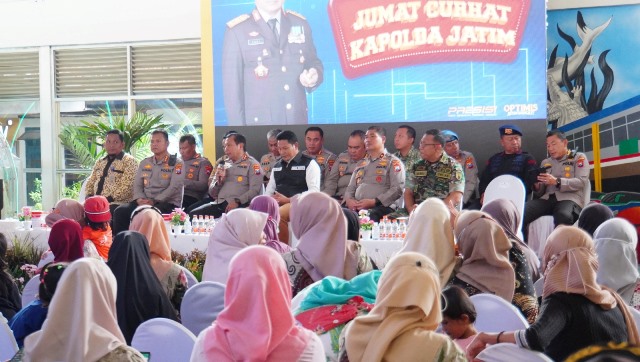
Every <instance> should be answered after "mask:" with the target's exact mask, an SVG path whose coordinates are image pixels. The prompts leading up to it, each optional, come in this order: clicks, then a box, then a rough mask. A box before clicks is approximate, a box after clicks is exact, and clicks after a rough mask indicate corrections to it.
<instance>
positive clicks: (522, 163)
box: [480, 125, 538, 200]
mask: <svg viewBox="0 0 640 362" xmlns="http://www.w3.org/2000/svg"><path fill="white" fill-rule="evenodd" d="M499 131H500V145H501V146H502V149H503V150H504V151H503V152H500V153H496V154H495V155H493V156H491V158H489V160H488V161H487V166H486V167H485V169H484V171H483V172H482V176H481V177H480V199H481V200H482V199H483V198H484V192H485V190H486V189H487V186H488V185H489V183H490V182H491V181H492V180H493V179H494V178H496V177H498V176H500V175H513V176H515V177H517V178H519V179H520V180H522V183H523V184H524V186H525V189H526V195H527V198H528V197H529V195H530V194H531V190H532V187H533V183H534V182H535V179H532V178H531V176H530V175H532V174H533V173H534V172H535V169H536V168H538V167H537V162H536V160H535V159H534V158H533V156H531V155H530V154H529V153H527V152H523V151H522V131H521V130H520V128H519V127H517V126H514V125H504V126H501V127H500V128H499Z"/></svg>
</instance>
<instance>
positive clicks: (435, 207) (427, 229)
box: [400, 197, 458, 285]
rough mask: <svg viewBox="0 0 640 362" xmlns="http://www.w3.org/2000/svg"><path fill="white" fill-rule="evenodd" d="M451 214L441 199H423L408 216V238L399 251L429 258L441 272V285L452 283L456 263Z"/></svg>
mask: <svg viewBox="0 0 640 362" xmlns="http://www.w3.org/2000/svg"><path fill="white" fill-rule="evenodd" d="M450 215H451V213H450V212H449V209H448V208H447V206H446V205H445V204H444V202H443V201H442V200H440V199H438V198H434V197H431V198H428V199H426V200H424V201H423V202H422V203H420V205H418V207H417V208H416V209H415V210H414V211H413V212H412V213H411V216H410V217H409V225H408V227H407V236H406V238H405V239H404V243H403V246H402V249H400V253H402V252H406V251H413V252H416V253H420V254H422V255H424V256H427V257H429V259H431V260H432V261H433V262H434V264H435V265H436V267H437V268H438V271H439V273H440V285H446V284H447V283H448V282H449V281H450V280H451V278H452V277H453V268H454V267H455V265H456V262H457V260H458V258H456V255H455V254H456V252H455V243H454V241H453V230H452V229H451V222H450V220H449V218H450Z"/></svg>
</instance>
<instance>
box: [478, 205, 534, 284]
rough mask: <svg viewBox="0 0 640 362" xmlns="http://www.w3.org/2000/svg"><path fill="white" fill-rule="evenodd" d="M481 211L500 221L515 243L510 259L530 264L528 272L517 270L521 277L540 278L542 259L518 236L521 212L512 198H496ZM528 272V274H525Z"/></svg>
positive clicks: (483, 206) (510, 252)
mask: <svg viewBox="0 0 640 362" xmlns="http://www.w3.org/2000/svg"><path fill="white" fill-rule="evenodd" d="M480 211H483V212H486V213H487V214H488V215H489V216H491V218H492V219H494V220H495V221H497V222H498V224H500V226H501V227H502V230H504V232H505V233H506V234H507V237H508V238H509V240H511V243H512V244H513V248H512V250H511V251H509V259H511V261H512V263H513V262H514V259H516V260H519V261H520V263H522V264H526V265H528V266H529V267H528V269H529V270H528V272H526V273H525V271H524V270H516V273H517V274H521V275H519V277H520V278H521V279H523V278H528V279H531V280H532V281H534V282H535V281H536V280H538V279H540V271H539V268H540V261H539V260H538V256H537V255H536V253H535V252H534V251H533V250H531V248H529V245H527V244H526V243H525V242H524V241H522V240H521V239H520V238H519V237H518V225H519V224H520V213H519V212H518V208H517V207H516V205H515V204H514V203H513V201H511V200H507V199H495V200H493V201H490V202H488V203H486V204H484V205H482V209H481V210H480ZM525 274H526V275H525Z"/></svg>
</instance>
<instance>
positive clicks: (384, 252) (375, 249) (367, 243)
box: [360, 239, 402, 269]
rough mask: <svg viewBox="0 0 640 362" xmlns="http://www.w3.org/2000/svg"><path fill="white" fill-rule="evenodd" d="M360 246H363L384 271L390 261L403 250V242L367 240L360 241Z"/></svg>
mask: <svg viewBox="0 0 640 362" xmlns="http://www.w3.org/2000/svg"><path fill="white" fill-rule="evenodd" d="M360 245H362V248H363V249H364V251H366V252H367V255H368V256H369V257H370V258H371V259H372V260H373V261H374V262H375V263H376V265H377V266H378V268H380V269H382V268H383V267H384V266H385V265H386V264H387V262H388V261H389V259H391V257H392V256H394V255H395V254H396V253H397V252H398V251H399V250H400V248H402V241H401V240H377V239H368V240H367V239H365V240H360Z"/></svg>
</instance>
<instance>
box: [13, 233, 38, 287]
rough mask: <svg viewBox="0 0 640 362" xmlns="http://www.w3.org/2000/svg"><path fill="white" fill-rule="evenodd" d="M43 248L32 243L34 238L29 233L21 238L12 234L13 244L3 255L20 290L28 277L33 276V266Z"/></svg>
mask: <svg viewBox="0 0 640 362" xmlns="http://www.w3.org/2000/svg"><path fill="white" fill-rule="evenodd" d="M44 251H45V249H44V248H42V247H39V246H37V245H35V244H34V238H33V237H32V236H30V235H29V234H27V235H25V236H24V237H23V238H22V239H20V238H18V237H17V236H14V238H13V246H12V247H11V248H9V249H8V250H7V255H6V256H5V258H6V261H7V265H8V267H9V273H10V274H11V275H12V276H13V278H14V280H16V282H17V284H18V286H19V288H20V291H21V292H22V289H24V286H25V285H26V284H27V282H28V281H29V279H31V277H33V275H34V271H35V266H36V265H38V263H39V262H40V257H41V256H42V253H44Z"/></svg>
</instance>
